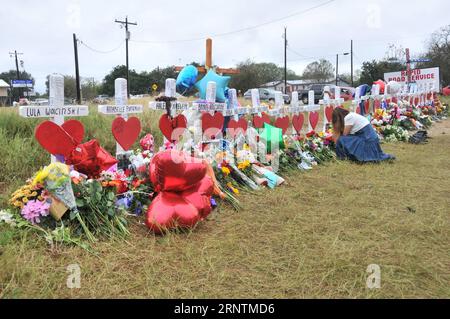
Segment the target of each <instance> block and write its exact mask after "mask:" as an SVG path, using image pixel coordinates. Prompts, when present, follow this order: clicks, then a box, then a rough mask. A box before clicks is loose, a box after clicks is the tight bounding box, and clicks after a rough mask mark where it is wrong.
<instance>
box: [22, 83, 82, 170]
mask: <svg viewBox="0 0 450 319" xmlns="http://www.w3.org/2000/svg"><path fill="white" fill-rule="evenodd" d="M19 115H20V116H22V117H25V118H43V117H49V118H52V121H53V122H54V123H56V124H58V125H62V124H63V123H64V118H65V117H74V116H88V115H89V108H88V107H87V106H86V105H64V76H62V75H60V74H52V75H50V77H49V105H48V106H33V105H27V106H21V107H20V108H19ZM51 161H52V163H54V162H56V157H54V156H53V155H52V157H51Z"/></svg>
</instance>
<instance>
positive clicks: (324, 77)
mask: <svg viewBox="0 0 450 319" xmlns="http://www.w3.org/2000/svg"><path fill="white" fill-rule="evenodd" d="M333 74H334V66H333V64H331V62H330V61H328V60H325V59H321V60H319V61H315V62H312V63H310V64H308V65H307V66H306V68H305V71H303V78H304V79H308V80H310V79H311V80H315V81H317V82H326V81H328V80H329V79H330V78H332V77H333Z"/></svg>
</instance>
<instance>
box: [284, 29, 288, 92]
mask: <svg viewBox="0 0 450 319" xmlns="http://www.w3.org/2000/svg"><path fill="white" fill-rule="evenodd" d="M287 45H288V41H287V28H286V27H284V94H287Z"/></svg>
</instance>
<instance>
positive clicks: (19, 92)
mask: <svg viewBox="0 0 450 319" xmlns="http://www.w3.org/2000/svg"><path fill="white" fill-rule="evenodd" d="M19 75H20V79H22V80H25V79H26V80H32V81H33V85H34V78H33V77H32V76H31V74H30V73H27V72H25V71H21V72H19ZM0 79H2V80H3V81H5V82H6V83H8V84H10V85H11V81H12V80H17V72H16V70H9V71H7V72H2V73H0ZM23 91H24V89H22V88H11V90H10V97H11V98H12V100H13V101H18V100H19V98H20V97H22V96H23Z"/></svg>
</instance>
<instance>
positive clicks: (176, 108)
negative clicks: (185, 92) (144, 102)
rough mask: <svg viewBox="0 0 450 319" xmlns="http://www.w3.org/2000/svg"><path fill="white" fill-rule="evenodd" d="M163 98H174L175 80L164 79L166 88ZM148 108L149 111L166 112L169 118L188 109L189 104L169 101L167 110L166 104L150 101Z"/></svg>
mask: <svg viewBox="0 0 450 319" xmlns="http://www.w3.org/2000/svg"><path fill="white" fill-rule="evenodd" d="M164 93H165V94H164V96H166V97H169V98H175V97H176V80H175V79H171V78H168V79H166V87H165V92H164ZM148 106H149V108H150V110H161V111H168V110H169V113H170V114H168V115H169V116H172V113H177V112H182V111H186V110H188V109H189V106H190V104H189V102H178V101H171V102H170V107H169V108H168V107H167V105H166V102H161V101H159V102H158V101H151V102H149V103H148Z"/></svg>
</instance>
